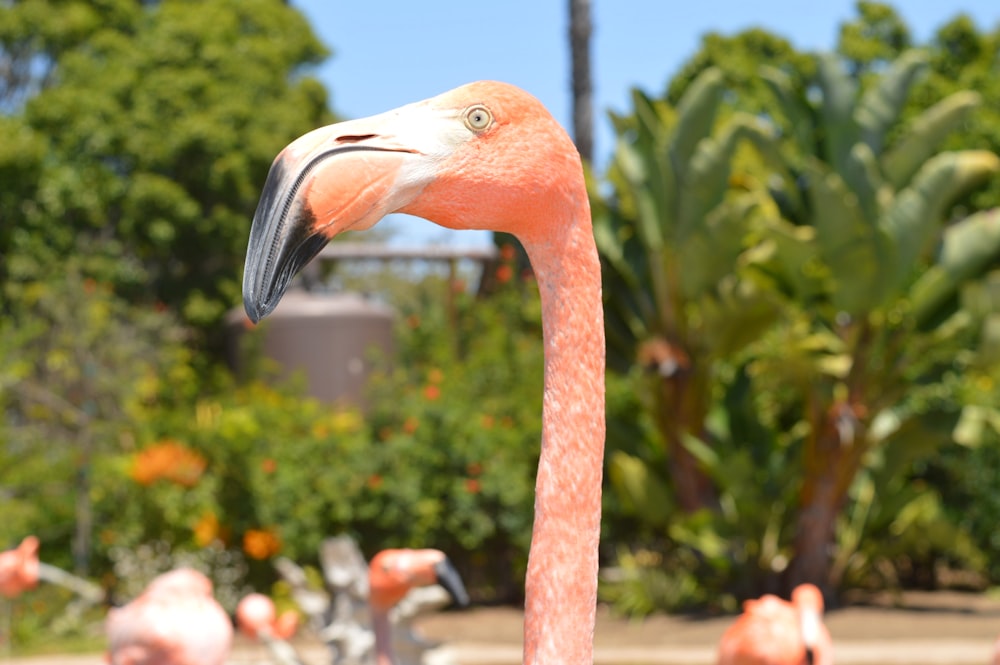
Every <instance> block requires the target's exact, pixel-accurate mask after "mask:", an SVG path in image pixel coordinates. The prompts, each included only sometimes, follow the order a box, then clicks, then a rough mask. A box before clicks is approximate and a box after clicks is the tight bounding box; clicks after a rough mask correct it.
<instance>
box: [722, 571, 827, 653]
mask: <svg viewBox="0 0 1000 665" xmlns="http://www.w3.org/2000/svg"><path fill="white" fill-rule="evenodd" d="M822 615H823V596H822V594H820V591H819V589H817V588H816V587H815V586H813V585H812V584H803V585H800V586H798V587H796V588H795V590H794V591H793V592H792V602H791V603H789V602H788V601H785V600H782V599H781V598H778V597H777V596H774V595H771V594H767V595H764V596H761V597H760V598H759V599H757V600H748V601H746V602H745V603H744V604H743V614H742V615H740V617H739V619H737V620H736V623H734V624H733V625H732V626H730V627H729V628H728V629H727V630H726V632H725V634H724V635H723V636H722V640H721V641H720V643H719V658H718V665H806V664H807V663H810V664H812V665H832V663H833V643H832V640H831V638H830V633H829V632H828V631H827V629H826V626H824V625H823V619H822ZM808 652H811V658H810V657H809V656H807V653H808Z"/></svg>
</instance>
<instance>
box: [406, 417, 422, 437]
mask: <svg viewBox="0 0 1000 665" xmlns="http://www.w3.org/2000/svg"><path fill="white" fill-rule="evenodd" d="M419 424H420V421H419V420H417V419H416V418H414V417H413V416H410V417H409V418H407V419H406V420H405V421H403V431H404V432H406V433H407V434H413V433H414V432H416V431H417V425H419Z"/></svg>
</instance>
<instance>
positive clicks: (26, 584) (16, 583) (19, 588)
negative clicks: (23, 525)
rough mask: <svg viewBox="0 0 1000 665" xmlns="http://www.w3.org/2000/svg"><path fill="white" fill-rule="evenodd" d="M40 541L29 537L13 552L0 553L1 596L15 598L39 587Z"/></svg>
mask: <svg viewBox="0 0 1000 665" xmlns="http://www.w3.org/2000/svg"><path fill="white" fill-rule="evenodd" d="M38 549H39V541H38V538H37V537H35V536H27V537H25V538H24V540H22V541H21V544H20V545H18V546H17V547H16V548H14V549H12V550H8V551H6V552H0V596H5V597H7V598H14V597H16V596H18V595H20V594H21V593H22V592H24V591H27V590H28V589H33V588H34V587H35V586H37V585H38V573H39V563H38Z"/></svg>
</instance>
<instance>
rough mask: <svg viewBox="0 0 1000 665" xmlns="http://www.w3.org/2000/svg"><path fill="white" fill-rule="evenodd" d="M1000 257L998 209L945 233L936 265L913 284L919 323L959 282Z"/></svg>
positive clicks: (971, 218) (952, 294)
mask: <svg viewBox="0 0 1000 665" xmlns="http://www.w3.org/2000/svg"><path fill="white" fill-rule="evenodd" d="M998 254H1000V210H990V211H986V212H980V213H976V214H975V215H972V216H970V217H966V218H965V219H963V220H962V221H960V222H957V223H956V224H953V225H952V226H950V227H948V229H946V230H945V232H944V237H943V240H942V248H941V252H940V256H939V257H938V261H937V263H935V264H934V265H933V266H931V268H929V269H928V270H927V271H926V272H924V273H923V274H922V275H921V276H920V278H919V279H918V280H917V282H916V283H915V284H914V285H913V289H912V290H911V296H910V299H911V301H912V302H913V311H914V315H915V316H916V317H917V320H918V322H922V321H925V320H926V319H928V318H929V317H931V316H933V315H934V313H935V312H936V311H937V309H938V308H939V307H940V306H941V305H942V304H944V303H945V302H946V301H947V300H948V299H949V298H951V297H953V296H954V295H955V293H956V291H957V289H958V287H959V286H960V285H961V284H962V282H964V281H966V280H968V279H972V278H974V277H976V276H978V275H979V274H981V273H982V272H983V271H984V270H986V269H987V267H988V266H989V265H990V263H991V262H992V261H993V260H995V258H996V257H997V255H998Z"/></svg>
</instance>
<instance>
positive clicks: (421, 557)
mask: <svg viewBox="0 0 1000 665" xmlns="http://www.w3.org/2000/svg"><path fill="white" fill-rule="evenodd" d="M432 584H440V585H441V586H442V587H444V590H445V591H447V592H448V593H449V595H451V597H452V599H453V600H454V601H455V603H456V604H458V605H461V606H465V605H468V604H469V596H468V594H467V593H466V591H465V585H464V584H462V578H461V577H459V575H458V571H456V570H455V568H454V566H452V564H451V562H450V561H449V560H448V557H447V556H445V554H444V552H441V551H440V550H431V549H424V550H407V549H399V550H382V551H381V552H379V553H378V554H376V555H375V557H374V558H373V559H372V560H371V563H370V564H369V565H368V586H369V593H370V600H371V605H372V607H373V608H376V609H381V610H388V609H389V608H391V607H393V606H394V605H395V604H396V603H398V602H399V601H401V600H402V599H403V596H405V595H406V594H407V593H408V592H409V591H410V589H413V588H415V587H422V586H430V585H432Z"/></svg>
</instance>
